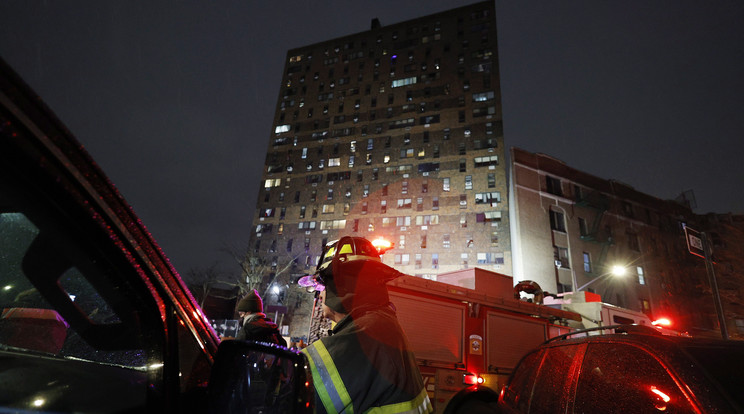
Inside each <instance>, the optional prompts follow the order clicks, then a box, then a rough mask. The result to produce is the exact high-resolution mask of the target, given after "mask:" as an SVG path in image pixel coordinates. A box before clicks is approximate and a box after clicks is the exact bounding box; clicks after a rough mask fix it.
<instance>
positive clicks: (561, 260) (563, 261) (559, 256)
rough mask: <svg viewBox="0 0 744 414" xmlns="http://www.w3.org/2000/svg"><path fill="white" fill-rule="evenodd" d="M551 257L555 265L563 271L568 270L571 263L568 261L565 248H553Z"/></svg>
mask: <svg viewBox="0 0 744 414" xmlns="http://www.w3.org/2000/svg"><path fill="white" fill-rule="evenodd" d="M553 257H554V258H555V260H556V265H558V266H559V267H561V268H563V269H570V268H571V262H570V261H569V260H568V249H567V248H565V247H558V246H553Z"/></svg>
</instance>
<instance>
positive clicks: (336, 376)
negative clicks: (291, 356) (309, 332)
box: [300, 237, 433, 413]
mask: <svg viewBox="0 0 744 414" xmlns="http://www.w3.org/2000/svg"><path fill="white" fill-rule="evenodd" d="M330 244H331V243H329V245H330ZM370 248H371V251H370ZM372 252H374V253H372ZM399 275H401V273H400V272H398V271H397V270H395V269H393V268H391V267H389V266H387V265H385V264H383V263H382V262H381V260H380V258H379V253H377V252H376V250H375V249H374V248H373V247H372V245H371V243H370V242H369V241H368V240H366V239H363V238H357V237H353V238H352V237H343V238H341V239H340V240H339V241H338V242H336V244H335V245H333V246H329V247H327V248H326V250H325V251H324V255H323V259H322V260H321V263H320V264H319V265H318V270H316V273H315V274H314V275H309V276H306V277H305V278H303V279H304V280H301V283H300V284H301V285H302V286H305V287H311V286H312V287H313V288H314V289H317V290H319V291H321V292H320V299H321V300H322V301H323V306H322V308H323V316H324V317H326V318H329V319H331V320H332V321H334V322H335V325H334V326H333V328H332V329H331V335H330V336H326V337H323V338H321V339H319V340H317V341H315V342H313V343H312V344H310V345H308V347H307V348H305V349H303V350H302V352H303V353H304V354H305V356H307V358H308V361H309V363H310V371H311V373H312V377H313V383H314V386H315V398H316V412H317V413H342V412H355V413H365V412H380V413H404V412H405V413H430V412H432V411H433V408H432V405H431V402H430V400H429V397H428V395H427V393H426V389H425V388H424V383H423V378H422V377H421V373H420V372H419V369H418V366H417V365H416V359H415V356H414V354H413V352H412V351H411V350H410V346H409V344H408V339H407V338H406V336H405V333H404V332H403V330H402V328H401V326H400V324H399V323H398V319H397V317H396V316H395V312H394V311H393V308H392V307H391V305H390V298H389V296H388V292H387V286H386V283H387V282H388V281H390V280H392V279H394V278H396V277H398V276H399Z"/></svg>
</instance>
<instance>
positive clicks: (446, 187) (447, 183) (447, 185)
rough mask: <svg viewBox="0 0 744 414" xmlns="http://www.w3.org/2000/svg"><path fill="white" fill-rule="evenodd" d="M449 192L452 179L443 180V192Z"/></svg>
mask: <svg viewBox="0 0 744 414" xmlns="http://www.w3.org/2000/svg"><path fill="white" fill-rule="evenodd" d="M449 190H450V179H449V178H442V191H449Z"/></svg>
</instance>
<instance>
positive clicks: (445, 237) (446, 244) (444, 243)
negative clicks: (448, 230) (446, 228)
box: [442, 234, 450, 249]
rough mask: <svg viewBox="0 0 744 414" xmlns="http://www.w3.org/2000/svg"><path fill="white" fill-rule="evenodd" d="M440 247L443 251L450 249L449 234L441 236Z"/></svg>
mask: <svg viewBox="0 0 744 414" xmlns="http://www.w3.org/2000/svg"><path fill="white" fill-rule="evenodd" d="M442 247H444V248H445V249H449V248H450V235H449V234H445V235H443V236H442Z"/></svg>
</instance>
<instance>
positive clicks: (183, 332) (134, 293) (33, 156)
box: [0, 60, 313, 413]
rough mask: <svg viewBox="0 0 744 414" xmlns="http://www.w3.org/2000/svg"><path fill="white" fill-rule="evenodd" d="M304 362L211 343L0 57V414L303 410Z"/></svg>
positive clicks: (256, 348) (62, 132)
mask: <svg viewBox="0 0 744 414" xmlns="http://www.w3.org/2000/svg"><path fill="white" fill-rule="evenodd" d="M143 184H144V183H143ZM305 367H306V363H305V360H304V357H303V356H302V355H299V354H297V353H296V352H292V351H289V350H287V349H284V348H279V347H275V346H269V345H262V344H255V343H247V342H239V341H223V342H222V343H220V342H219V339H218V338H217V336H216V335H215V333H214V331H213V330H212V328H211V327H210V324H209V321H208V320H207V319H206V318H205V316H204V315H203V314H202V312H201V309H200V308H199V306H198V305H196V302H195V301H194V299H193V297H192V296H191V294H190V293H189V291H188V289H187V288H186V286H185V285H184V283H183V281H182V280H181V278H180V277H179V276H178V274H177V273H176V271H175V270H174V269H173V268H172V267H171V266H170V264H169V262H168V260H167V259H166V256H165V255H164V254H163V252H162V251H161V250H160V248H159V247H158V245H157V244H156V243H155V241H154V240H153V238H152V237H151V236H150V234H149V233H148V231H147V229H146V228H145V227H144V226H143V225H142V223H141V222H140V220H139V219H138V218H137V216H136V215H135V214H134V212H133V211H132V209H131V207H130V206H129V205H128V204H127V203H126V202H125V200H124V198H123V197H122V196H121V195H120V194H119V192H118V191H117V190H116V188H115V187H114V186H113V185H112V184H111V183H110V182H109V180H108V179H107V178H106V176H105V175H104V173H103V172H102V171H101V170H100V169H99V168H98V166H97V165H96V164H95V163H94V162H93V160H92V159H91V158H90V156H89V155H88V154H87V152H86V151H85V150H84V149H83V148H82V146H81V145H80V143H79V142H77V141H76V140H75V138H74V137H73V136H72V135H71V133H70V132H69V131H68V130H67V129H66V128H65V127H64V125H63V124H62V123H61V122H60V121H59V120H58V119H57V118H56V117H55V116H54V115H53V114H52V112H51V111H50V110H49V109H48V108H47V107H46V106H45V105H44V104H43V102H41V100H40V99H39V98H38V97H37V95H35V94H34V93H33V92H32V91H31V90H30V88H28V86H27V85H26V84H25V83H24V82H23V81H22V80H21V79H20V78H19V77H18V76H17V74H15V73H14V72H13V70H12V69H10V67H8V66H7V64H5V62H3V61H2V60H0V412H54V413H62V412H75V413H114V412H116V413H118V412H172V413H182V412H207V411H212V412H220V413H222V412H231V411H237V412H265V413H288V412H310V411H311V410H312V405H313V391H312V384H311V382H310V381H311V379H310V378H307V377H306V368H305Z"/></svg>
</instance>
